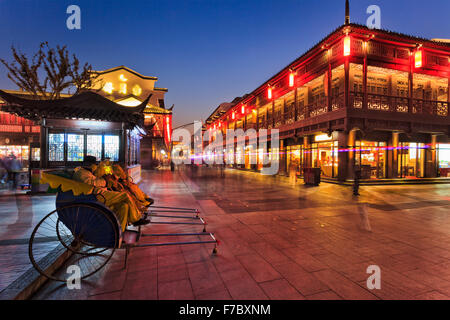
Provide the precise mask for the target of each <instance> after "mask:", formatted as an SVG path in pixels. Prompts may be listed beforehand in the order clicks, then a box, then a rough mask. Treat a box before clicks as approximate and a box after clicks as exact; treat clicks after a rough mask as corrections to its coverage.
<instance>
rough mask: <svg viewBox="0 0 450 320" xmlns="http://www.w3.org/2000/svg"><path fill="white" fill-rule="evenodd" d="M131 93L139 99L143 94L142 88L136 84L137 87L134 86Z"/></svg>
mask: <svg viewBox="0 0 450 320" xmlns="http://www.w3.org/2000/svg"><path fill="white" fill-rule="evenodd" d="M131 92H132V93H133V94H134V95H135V96H136V97H138V96H140V95H141V93H142V88H141V87H140V86H139V85H138V84H135V85H134V86H133V89H131Z"/></svg>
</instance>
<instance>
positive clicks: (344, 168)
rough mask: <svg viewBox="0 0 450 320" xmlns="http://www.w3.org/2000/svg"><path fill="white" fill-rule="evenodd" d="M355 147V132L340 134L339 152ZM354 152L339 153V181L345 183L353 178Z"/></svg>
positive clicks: (340, 132)
mask: <svg viewBox="0 0 450 320" xmlns="http://www.w3.org/2000/svg"><path fill="white" fill-rule="evenodd" d="M354 145H355V131H354V130H352V131H350V132H348V133H347V132H345V131H339V132H338V148H339V150H345V149H349V148H350V149H352V148H354ZM353 153H354V152H344V151H341V152H338V176H337V178H338V180H339V181H345V180H347V178H348V177H353V157H352V156H351V155H352V154H353Z"/></svg>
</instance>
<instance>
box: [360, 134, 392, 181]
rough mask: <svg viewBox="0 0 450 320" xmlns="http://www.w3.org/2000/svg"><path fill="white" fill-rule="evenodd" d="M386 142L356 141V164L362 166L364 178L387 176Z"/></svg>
mask: <svg viewBox="0 0 450 320" xmlns="http://www.w3.org/2000/svg"><path fill="white" fill-rule="evenodd" d="M386 146H387V144H386V142H373V141H356V148H355V166H357V167H360V168H361V176H362V178H363V179H383V178H385V177H386V158H387V157H386V153H387V148H386Z"/></svg>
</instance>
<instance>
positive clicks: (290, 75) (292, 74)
mask: <svg viewBox="0 0 450 320" xmlns="http://www.w3.org/2000/svg"><path fill="white" fill-rule="evenodd" d="M293 86H294V73H293V72H291V73H290V74H289V87H293Z"/></svg>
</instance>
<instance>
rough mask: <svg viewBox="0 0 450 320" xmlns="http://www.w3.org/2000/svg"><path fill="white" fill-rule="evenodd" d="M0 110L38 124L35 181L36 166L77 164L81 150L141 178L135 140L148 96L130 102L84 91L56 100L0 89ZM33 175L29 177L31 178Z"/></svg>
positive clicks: (33, 151) (33, 163) (33, 161)
mask: <svg viewBox="0 0 450 320" xmlns="http://www.w3.org/2000/svg"><path fill="white" fill-rule="evenodd" d="M0 98H1V99H2V100H3V101H5V102H6V103H5V104H4V105H2V111H4V112H8V113H11V114H14V115H17V116H19V117H22V118H25V119H27V120H31V121H33V122H34V123H36V124H38V125H39V126H40V141H39V143H35V144H33V145H32V148H31V150H30V153H31V155H30V162H31V163H30V168H31V170H32V177H34V178H35V179H34V180H36V179H37V178H38V176H39V175H40V171H41V170H46V169H53V168H62V167H64V168H70V167H76V166H79V165H80V164H81V163H82V161H83V158H84V156H85V155H93V156H95V157H96V158H97V159H98V160H103V159H107V158H108V159H110V161H113V162H116V163H119V164H121V165H122V166H124V167H125V168H127V169H128V170H129V172H132V175H133V176H134V179H135V180H139V179H140V168H139V170H136V169H135V167H140V165H139V157H140V149H139V145H140V139H141V136H142V135H143V134H145V130H144V129H143V128H144V113H143V111H144V109H145V108H146V107H147V103H148V101H149V99H150V98H151V96H148V97H147V99H145V100H144V101H143V102H142V103H141V104H139V105H137V106H134V107H130V106H123V105H120V104H117V103H115V102H113V101H111V100H109V99H107V98H105V97H103V96H101V95H99V94H97V93H95V92H92V91H86V92H82V93H79V94H76V95H73V96H71V97H69V98H63V99H57V100H31V99H26V98H23V97H18V96H16V95H12V94H10V93H7V92H5V91H2V90H0ZM32 180H33V179H32Z"/></svg>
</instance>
